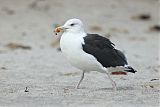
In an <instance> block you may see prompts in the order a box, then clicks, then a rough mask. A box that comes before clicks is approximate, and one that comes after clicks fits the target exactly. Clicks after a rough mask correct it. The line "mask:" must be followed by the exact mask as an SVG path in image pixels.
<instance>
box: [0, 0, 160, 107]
mask: <svg viewBox="0 0 160 107" xmlns="http://www.w3.org/2000/svg"><path fill="white" fill-rule="evenodd" d="M159 3H160V2H159V1H158V0H79V1H75V0H0V107H159V106H160V102H159V100H160V80H159V79H160V74H159V71H160V70H159V69H160V61H159V57H160V56H159V55H160V54H159V52H160V51H159V50H160V44H159V41H160V30H159V29H158V27H155V26H158V24H160V23H159V22H160V21H159V20H160V16H159V14H160V11H159V8H158V7H159V5H160V4H159ZM70 18H79V19H81V20H82V21H83V22H84V24H85V27H86V30H87V32H89V33H99V34H101V35H103V36H105V37H108V38H109V39H110V40H111V41H112V42H113V43H115V45H116V47H117V48H118V49H120V50H122V51H123V52H124V53H125V55H126V57H127V58H128V62H129V64H130V65H131V66H133V67H134V68H135V69H136V70H137V71H138V72H137V73H135V74H131V73H128V74H127V75H112V78H113V80H115V81H116V83H117V87H118V90H117V91H113V90H112V85H111V84H110V81H109V80H108V78H107V76H106V75H104V74H101V73H98V72H90V73H87V74H86V75H85V78H84V81H83V82H82V84H81V86H80V89H75V86H76V84H77V83H78V81H79V79H80V76H81V73H82V71H81V70H79V69H76V68H74V67H73V66H71V65H70V64H69V62H68V61H67V60H66V58H65V57H64V55H63V54H62V53H61V52H60V51H58V48H59V44H58V42H57V43H55V42H56V41H57V39H58V37H57V36H56V35H55V34H54V33H53V29H54V28H55V26H57V25H61V24H63V23H64V22H65V21H66V20H68V19H70ZM108 35H110V36H108Z"/></svg>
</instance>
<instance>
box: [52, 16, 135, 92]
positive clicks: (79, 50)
mask: <svg viewBox="0 0 160 107" xmlns="http://www.w3.org/2000/svg"><path fill="white" fill-rule="evenodd" d="M54 32H55V34H56V35H57V34H59V33H60V32H61V33H62V35H61V38H60V48H61V51H62V53H63V54H64V56H66V59H67V60H68V61H69V62H70V64H71V65H72V66H74V67H76V68H78V69H80V70H82V75H81V78H80V80H79V82H78V84H77V86H76V88H77V89H79V86H80V84H81V82H82V80H83V79H84V74H85V73H86V72H90V71H97V72H100V73H103V74H105V75H107V77H108V78H109V80H110V81H111V84H112V86H113V90H117V86H116V83H115V81H114V80H113V79H112V78H111V77H110V72H111V71H112V72H113V71H124V72H130V73H135V72H137V71H136V70H135V69H134V68H132V67H131V66H129V65H128V62H127V59H126V57H125V55H124V54H123V53H122V51H120V50H118V49H116V48H115V44H114V43H112V42H111V41H110V40H109V39H108V38H106V37H103V36H101V35H99V34H96V33H95V34H90V33H87V32H86V30H85V27H84V24H83V22H82V21H81V20H80V19H77V18H73V19H69V20H67V21H66V22H65V23H64V25H62V26H59V27H57V28H55V29H54Z"/></svg>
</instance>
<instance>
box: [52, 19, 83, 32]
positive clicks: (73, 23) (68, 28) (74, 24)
mask: <svg viewBox="0 0 160 107" xmlns="http://www.w3.org/2000/svg"><path fill="white" fill-rule="evenodd" d="M62 31H63V32H72V33H78V32H81V31H84V28H83V23H82V21H81V20H79V19H70V20H68V21H67V22H66V23H65V24H64V25H63V26H60V27H57V28H56V29H55V30H54V32H55V33H56V34H57V33H59V32H62Z"/></svg>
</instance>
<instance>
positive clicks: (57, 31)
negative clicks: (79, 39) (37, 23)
mask: <svg viewBox="0 0 160 107" xmlns="http://www.w3.org/2000/svg"><path fill="white" fill-rule="evenodd" d="M61 31H62V28H61V27H57V28H55V30H54V32H55V34H56V35H57V34H58V33H60V32H61Z"/></svg>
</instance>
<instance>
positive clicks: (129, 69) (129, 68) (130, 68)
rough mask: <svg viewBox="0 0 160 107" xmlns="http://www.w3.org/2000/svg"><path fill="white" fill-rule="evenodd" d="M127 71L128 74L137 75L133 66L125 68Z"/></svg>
mask: <svg viewBox="0 0 160 107" xmlns="http://www.w3.org/2000/svg"><path fill="white" fill-rule="evenodd" d="M125 68H126V69H125V70H124V71H127V72H131V73H135V72H137V71H136V70H135V69H133V68H132V67H131V66H125Z"/></svg>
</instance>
